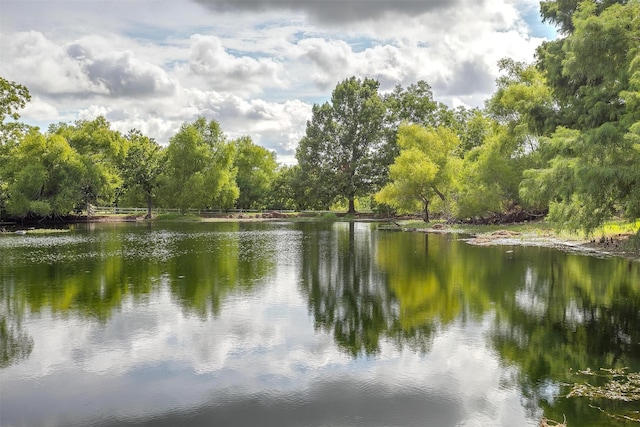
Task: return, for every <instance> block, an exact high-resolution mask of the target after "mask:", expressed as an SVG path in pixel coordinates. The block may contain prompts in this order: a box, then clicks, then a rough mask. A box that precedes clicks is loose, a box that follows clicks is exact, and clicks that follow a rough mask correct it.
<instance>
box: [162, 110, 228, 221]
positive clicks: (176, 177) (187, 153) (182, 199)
mask: <svg viewBox="0 0 640 427" xmlns="http://www.w3.org/2000/svg"><path fill="white" fill-rule="evenodd" d="M233 153H234V146H233V144H231V143H230V142H228V141H227V139H226V136H225V135H224V133H223V132H222V129H221V127H220V125H219V124H218V122H216V121H215V120H211V121H210V122H208V123H207V121H206V120H205V119H204V118H203V117H201V118H198V119H197V120H196V121H195V122H193V123H184V124H183V125H182V127H181V128H180V130H179V131H178V133H177V134H175V135H174V136H173V137H172V138H171V139H170V140H169V146H168V147H167V152H166V156H167V160H166V166H165V169H164V174H163V176H162V184H161V187H162V188H161V189H160V192H161V193H162V195H163V201H164V204H165V205H166V206H171V207H177V208H180V209H182V210H186V209H190V208H193V209H206V208H230V207H233V204H234V203H235V201H236V199H237V198H238V194H239V191H238V186H237V185H236V181H235V176H236V171H235V169H234V168H233Z"/></svg>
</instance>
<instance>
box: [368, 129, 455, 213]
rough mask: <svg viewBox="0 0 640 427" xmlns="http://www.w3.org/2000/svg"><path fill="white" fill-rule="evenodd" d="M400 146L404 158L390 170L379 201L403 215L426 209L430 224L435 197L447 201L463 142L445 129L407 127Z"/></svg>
mask: <svg viewBox="0 0 640 427" xmlns="http://www.w3.org/2000/svg"><path fill="white" fill-rule="evenodd" d="M398 145H399V147H400V155H399V156H398V157H396V159H395V161H394V163H393V165H391V167H390V179H391V182H390V183H389V184H387V185H385V186H384V187H383V188H382V189H381V190H380V191H379V192H378V193H377V194H376V201H378V202H379V203H385V204H388V205H390V206H392V207H394V208H396V209H398V210H399V211H400V212H411V213H412V212H416V211H419V210H422V209H424V220H425V222H429V204H430V203H431V201H432V199H433V198H434V197H435V196H438V197H439V198H440V199H441V200H442V201H446V194H447V192H448V190H449V188H450V187H451V185H452V182H453V179H454V176H455V174H456V172H457V169H458V168H459V165H460V159H459V158H458V157H457V156H455V154H454V153H455V151H456V149H457V147H458V145H459V140H458V138H457V137H456V135H455V134H454V133H453V132H452V131H450V130H449V129H447V128H444V127H438V128H424V127H422V126H419V125H403V126H401V127H400V129H399V131H398Z"/></svg>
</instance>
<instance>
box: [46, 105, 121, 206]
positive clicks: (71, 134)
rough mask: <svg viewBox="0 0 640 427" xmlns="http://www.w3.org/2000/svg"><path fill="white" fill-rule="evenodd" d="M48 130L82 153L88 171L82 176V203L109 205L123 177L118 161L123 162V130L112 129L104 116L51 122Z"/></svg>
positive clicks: (85, 204)
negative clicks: (73, 121)
mask: <svg viewBox="0 0 640 427" xmlns="http://www.w3.org/2000/svg"><path fill="white" fill-rule="evenodd" d="M49 133H55V134H57V135H61V136H63V137H64V138H65V139H66V140H67V141H68V142H69V145H70V146H71V148H73V149H74V150H75V151H76V153H78V154H79V155H80V158H81V160H82V163H83V164H84V168H85V170H86V173H85V174H83V176H82V177H81V179H82V181H81V183H80V184H81V194H82V195H81V198H80V200H79V204H82V205H84V206H85V207H86V208H87V209H88V206H89V204H105V205H110V204H112V203H113V202H114V200H115V196H116V190H117V189H118V188H119V187H120V185H121V183H122V180H121V177H120V171H119V170H118V165H119V164H121V163H122V162H123V159H124V156H125V153H126V151H127V141H126V140H125V139H124V137H123V136H122V134H121V133H120V132H118V131H116V130H113V129H111V124H110V123H109V122H108V121H107V120H106V119H105V118H104V117H102V116H101V117H98V118H96V119H94V120H78V121H76V122H75V123H74V124H73V125H68V124H65V123H60V124H58V125H52V126H50V128H49Z"/></svg>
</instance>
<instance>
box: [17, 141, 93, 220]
mask: <svg viewBox="0 0 640 427" xmlns="http://www.w3.org/2000/svg"><path fill="white" fill-rule="evenodd" d="M7 170H8V173H7V178H8V179H7V181H8V186H7V193H8V200H7V202H6V209H7V212H8V213H9V214H11V215H15V216H20V217H26V216H29V215H37V216H43V217H45V216H50V215H67V214H69V213H70V212H71V211H72V210H73V209H74V208H75V207H76V205H77V203H78V200H79V197H80V194H81V186H82V182H83V181H84V180H83V177H84V176H85V175H86V173H87V171H86V168H85V165H84V163H83V162H82V159H81V158H80V156H79V155H78V154H77V153H76V152H75V151H74V150H73V149H72V148H71V146H70V145H69V143H68V142H67V140H66V139H65V138H63V137H62V136H61V135H57V134H49V135H46V136H45V135H42V134H41V133H40V132H39V131H38V130H37V129H31V130H30V131H29V132H28V133H27V135H25V137H24V138H23V140H22V141H21V142H20V144H19V145H18V146H17V147H15V148H14V149H13V150H12V151H11V159H10V161H9V162H8V165H7Z"/></svg>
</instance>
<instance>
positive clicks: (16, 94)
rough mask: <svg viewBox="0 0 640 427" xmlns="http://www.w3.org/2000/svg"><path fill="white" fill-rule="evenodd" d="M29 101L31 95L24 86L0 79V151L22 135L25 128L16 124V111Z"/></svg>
mask: <svg viewBox="0 0 640 427" xmlns="http://www.w3.org/2000/svg"><path fill="white" fill-rule="evenodd" d="M30 100H31V95H30V94H29V90H28V89H27V88H26V87H25V86H23V85H21V84H19V83H16V82H11V81H8V80H6V79H4V78H2V77H0V150H2V148H3V146H5V145H7V144H10V143H15V141H16V140H17V139H18V138H19V136H20V135H21V134H22V133H23V131H24V127H25V126H24V124H22V123H20V122H18V119H19V118H20V114H19V113H18V110H20V109H22V108H24V107H25V105H27V102H29V101H30ZM0 155H2V152H1V151H0Z"/></svg>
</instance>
